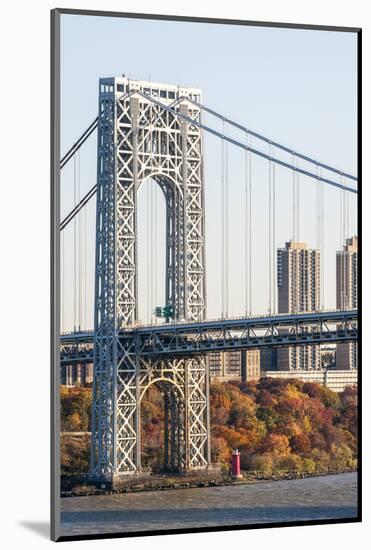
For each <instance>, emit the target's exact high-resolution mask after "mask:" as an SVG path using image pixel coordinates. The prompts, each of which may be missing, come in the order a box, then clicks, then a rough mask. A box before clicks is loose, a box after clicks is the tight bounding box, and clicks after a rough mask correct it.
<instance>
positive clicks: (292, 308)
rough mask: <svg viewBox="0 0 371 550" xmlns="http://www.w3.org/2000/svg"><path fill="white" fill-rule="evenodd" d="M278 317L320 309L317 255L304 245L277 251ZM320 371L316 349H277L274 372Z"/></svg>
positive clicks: (293, 245) (292, 243)
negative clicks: (275, 369)
mask: <svg viewBox="0 0 371 550" xmlns="http://www.w3.org/2000/svg"><path fill="white" fill-rule="evenodd" d="M277 287H278V313H305V312H311V311H317V310H319V309H320V252H319V250H313V249H309V248H308V245H307V244H306V243H299V242H295V241H290V242H288V243H286V246H285V248H279V249H278V250H277ZM320 368H321V354H320V348H319V346H296V347H291V348H283V349H279V350H278V353H277V370H279V371H283V370H289V371H290V370H317V369H320Z"/></svg>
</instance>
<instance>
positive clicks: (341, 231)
mask: <svg viewBox="0 0 371 550" xmlns="http://www.w3.org/2000/svg"><path fill="white" fill-rule="evenodd" d="M340 183H341V185H343V176H340ZM343 245H344V190H343V189H340V250H343ZM341 264H342V265H341V275H342V277H341V278H342V281H341V285H342V292H341V309H345V265H346V258H345V255H344V256H343V257H342V262H341Z"/></svg>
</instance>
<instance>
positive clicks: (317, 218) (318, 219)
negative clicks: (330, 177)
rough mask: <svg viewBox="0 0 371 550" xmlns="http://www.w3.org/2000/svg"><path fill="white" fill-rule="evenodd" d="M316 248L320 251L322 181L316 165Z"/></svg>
mask: <svg viewBox="0 0 371 550" xmlns="http://www.w3.org/2000/svg"><path fill="white" fill-rule="evenodd" d="M316 175H317V181H316V248H317V250H319V249H320V181H319V179H318V178H319V166H318V164H317V165H316Z"/></svg>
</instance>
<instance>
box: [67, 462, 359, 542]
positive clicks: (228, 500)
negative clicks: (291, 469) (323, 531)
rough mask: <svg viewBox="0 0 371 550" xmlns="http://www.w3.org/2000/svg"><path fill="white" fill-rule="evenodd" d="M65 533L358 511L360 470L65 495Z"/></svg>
mask: <svg viewBox="0 0 371 550" xmlns="http://www.w3.org/2000/svg"><path fill="white" fill-rule="evenodd" d="M61 510H62V525H61V527H62V535H82V534H89V533H114V532H118V531H120V532H131V531H146V530H156V529H177V528H178V529H179V528H190V527H211V526H216V525H241V524H254V523H265V522H282V521H303V520H316V519H333V518H352V517H356V516H357V474H355V473H350V474H340V475H333V476H323V477H314V478H308V479H297V480H290V481H272V482H264V483H256V484H249V485H248V484H246V485H237V486H236V485H234V486H225V487H205V488H195V489H176V490H165V491H150V492H143V493H130V494H119V495H107V496H89V497H75V498H63V499H61Z"/></svg>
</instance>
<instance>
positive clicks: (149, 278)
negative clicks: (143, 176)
mask: <svg viewBox="0 0 371 550" xmlns="http://www.w3.org/2000/svg"><path fill="white" fill-rule="evenodd" d="M149 186H150V182H147V185H146V209H147V216H146V217H147V220H146V228H147V239H146V240H147V247H146V248H147V250H146V252H147V254H146V260H147V315H146V317H147V319H146V321H147V322H149V321H150V318H151V305H150V302H151V289H150V286H151V275H150V254H151V250H150V240H151V236H150V232H151V228H150V220H149V218H150V198H149V192H150V189H149Z"/></svg>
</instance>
